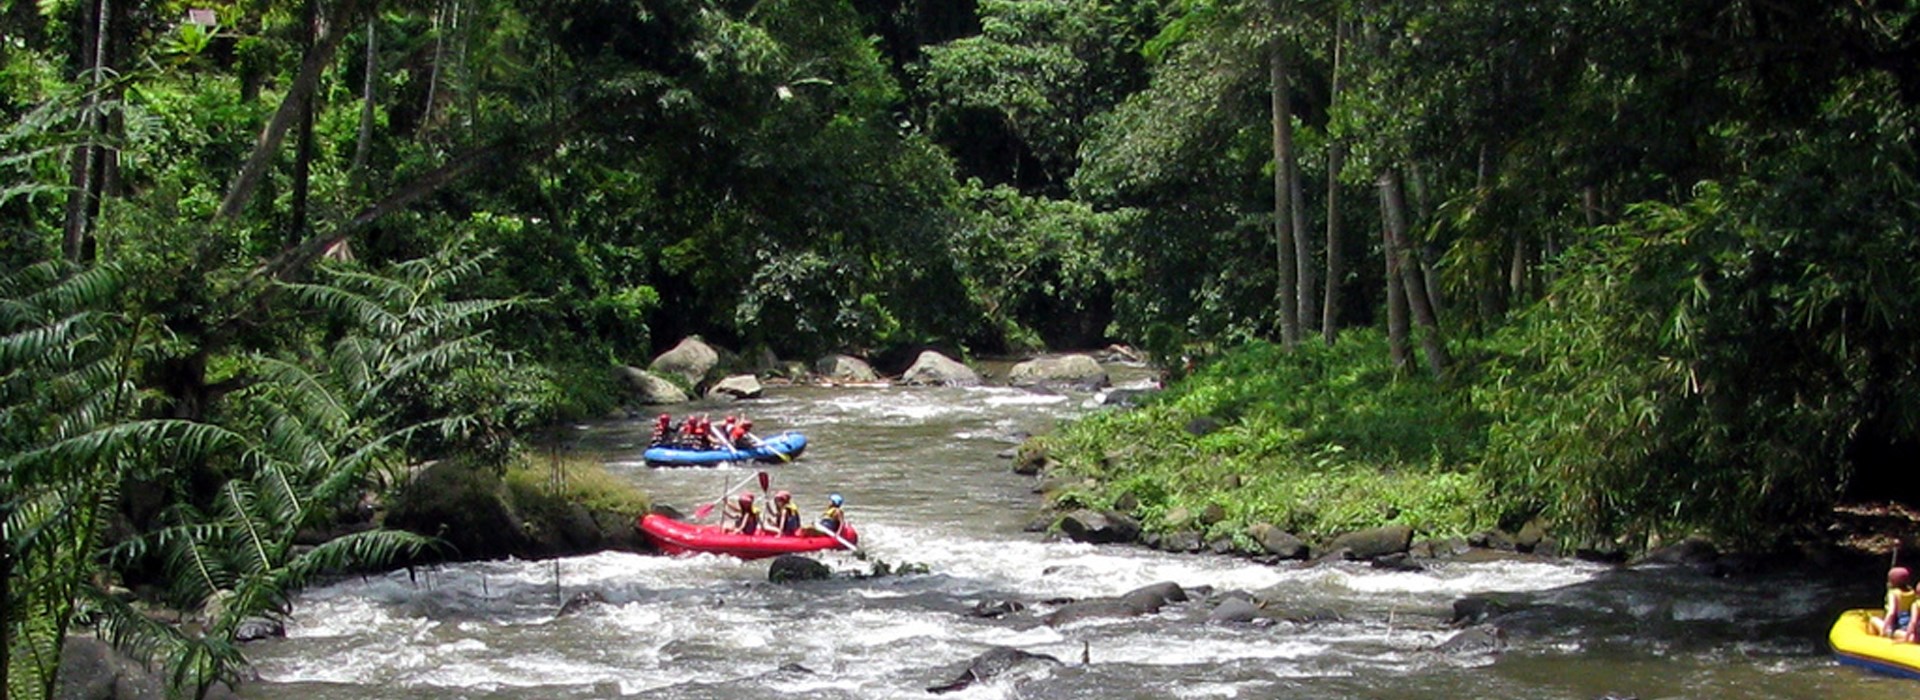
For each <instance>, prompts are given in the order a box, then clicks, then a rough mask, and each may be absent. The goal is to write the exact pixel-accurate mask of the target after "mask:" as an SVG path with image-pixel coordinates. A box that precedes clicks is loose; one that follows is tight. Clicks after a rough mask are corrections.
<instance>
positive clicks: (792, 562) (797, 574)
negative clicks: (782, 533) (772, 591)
mask: <svg viewBox="0 0 1920 700" xmlns="http://www.w3.org/2000/svg"><path fill="white" fill-rule="evenodd" d="M832 576H833V570H832V569H829V568H827V565H826V564H822V563H820V562H818V561H814V560H812V559H808V558H806V557H803V556H800V555H797V554H782V555H780V557H779V558H777V559H774V560H773V564H771V565H769V566H768V567H767V580H768V581H772V582H774V583H787V582H789V581H825V580H827V579H828V578H831V577H832Z"/></svg>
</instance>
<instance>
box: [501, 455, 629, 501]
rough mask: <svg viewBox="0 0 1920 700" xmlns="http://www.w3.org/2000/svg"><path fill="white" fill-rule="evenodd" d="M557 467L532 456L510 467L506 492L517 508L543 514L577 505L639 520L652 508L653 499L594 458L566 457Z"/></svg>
mask: <svg viewBox="0 0 1920 700" xmlns="http://www.w3.org/2000/svg"><path fill="white" fill-rule="evenodd" d="M557 474H558V477H559V478H557V479H556V478H555V476H556V466H555V463H554V461H553V459H552V458H551V457H549V456H546V455H529V456H525V457H521V458H518V459H516V460H514V462H513V464H511V465H509V466H508V467H507V472H506V475H505V477H504V478H505V481H506V484H507V492H508V493H509V494H510V495H511V496H512V498H513V503H514V504H515V505H516V506H519V507H521V508H525V509H528V510H534V511H541V512H549V513H551V512H556V511H558V509H559V506H561V505H564V504H568V503H578V504H580V505H583V506H586V507H587V509H588V510H591V511H595V512H609V513H621V514H626V515H633V516H638V515H639V514H641V513H645V512H647V509H649V508H651V507H652V503H651V499H649V498H648V496H647V494H646V493H644V492H642V491H641V490H640V489H639V488H638V487H636V486H634V485H633V484H632V483H629V482H627V481H625V480H622V479H620V478H619V477H616V476H614V475H612V474H609V473H607V470H606V469H605V468H603V467H602V466H601V464H600V460H599V459H598V458H595V457H592V456H577V455H568V456H563V457H561V458H560V460H559V464H558V470H557Z"/></svg>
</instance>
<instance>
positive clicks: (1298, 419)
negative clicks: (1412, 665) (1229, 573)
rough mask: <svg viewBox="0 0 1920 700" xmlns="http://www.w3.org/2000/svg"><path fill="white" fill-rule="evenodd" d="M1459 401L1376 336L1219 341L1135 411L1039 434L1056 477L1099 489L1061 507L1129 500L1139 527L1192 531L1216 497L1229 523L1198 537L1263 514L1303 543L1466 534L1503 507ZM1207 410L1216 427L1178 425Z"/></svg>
mask: <svg viewBox="0 0 1920 700" xmlns="http://www.w3.org/2000/svg"><path fill="white" fill-rule="evenodd" d="M1469 398H1470V397H1469V392H1468V391H1467V389H1466V388H1465V387H1464V386H1463V385H1460V384H1457V383H1456V381H1455V380H1439V381H1436V380H1432V379H1429V378H1427V377H1425V376H1424V375H1420V374H1417V373H1416V372H1405V373H1396V372H1394V371H1392V369H1391V367H1390V366H1389V365H1388V360H1387V349H1386V342H1385V340H1384V339H1383V338H1382V337H1380V334H1379V333H1377V332H1371V331H1357V332H1351V333H1348V334H1346V336H1345V337H1344V338H1343V339H1342V340H1341V342H1340V343H1339V344H1338V345H1336V346H1334V347H1331V348H1328V347H1325V346H1321V345H1319V344H1306V345H1303V346H1301V347H1300V348H1299V349H1298V350H1297V351H1294V352H1287V351H1285V350H1283V349H1281V348H1279V347H1277V346H1273V345H1266V344H1256V345H1252V346H1248V347H1245V348H1240V349H1237V350H1233V351H1230V352H1229V353H1227V354H1225V355H1224V356H1222V357H1220V358H1218V359H1217V360H1216V361H1214V362H1212V363H1210V364H1208V365H1207V366H1205V367H1203V368H1202V369H1201V370H1200V371H1198V372H1196V373H1195V374H1194V375H1193V376H1191V377H1189V378H1188V379H1187V380H1185V381H1183V382H1181V383H1180V384H1178V385H1176V386H1174V387H1172V388H1170V389H1169V390H1168V391H1167V392H1165V393H1164V394H1162V395H1160V396H1159V397H1156V398H1155V399H1154V400H1152V401H1151V402H1150V403H1149V404H1148V405H1146V406H1144V407H1142V408H1140V409H1137V410H1134V411H1128V412H1103V413H1100V414H1096V415H1093V416H1090V417H1088V418H1086V419H1083V420H1081V421H1078V422H1076V423H1074V424H1072V425H1069V426H1067V427H1066V428H1065V429H1063V430H1062V431H1061V432H1059V433H1056V434H1054V435H1051V436H1048V437H1046V438H1044V439H1043V444H1044V445H1045V447H1046V449H1047V450H1048V453H1049V455H1050V456H1052V458H1053V459H1055V460H1056V461H1057V466H1056V469H1057V470H1058V471H1057V472H1056V473H1057V474H1061V475H1068V476H1074V477H1084V478H1086V479H1088V480H1090V481H1091V483H1093V484H1095V486H1092V487H1087V486H1084V485H1082V486H1078V487H1074V488H1070V489H1068V490H1065V491H1062V492H1060V493H1057V494H1055V499H1056V501H1057V502H1060V503H1062V504H1066V503H1079V504H1087V505H1095V506H1103V507H1111V506H1112V505H1113V504H1115V503H1121V502H1124V501H1126V500H1128V499H1126V498H1125V497H1126V496H1129V495H1130V496H1131V497H1132V500H1136V501H1137V502H1138V504H1139V505H1138V507H1136V508H1135V509H1134V511H1135V513H1134V514H1135V515H1137V516H1139V517H1140V518H1141V520H1142V522H1143V524H1144V525H1145V526H1146V527H1147V528H1148V529H1150V530H1158V531H1168V530H1174V529H1180V528H1183V527H1197V524H1196V523H1192V522H1190V521H1189V522H1178V521H1180V520H1183V518H1181V517H1180V516H1181V514H1182V513H1186V514H1194V513H1200V512H1202V511H1203V510H1204V509H1206V508H1207V507H1208V506H1209V505H1218V506H1220V509H1221V510H1222V511H1223V512H1224V513H1225V514H1226V516H1227V517H1226V519H1225V520H1223V521H1220V522H1219V523H1217V524H1215V525H1213V526H1212V527H1211V528H1208V532H1207V533H1206V534H1208V535H1209V536H1221V535H1235V534H1239V533H1243V532H1245V530H1246V528H1247V527H1248V526H1250V525H1252V524H1254V523H1259V522H1265V523H1271V524H1273V525H1276V526H1279V527H1282V528H1285V529H1287V530H1289V531H1292V532H1295V533H1296V534H1300V535H1302V536H1307V537H1326V536H1330V535H1333V534H1337V533H1340V532H1345V531H1349V530H1353V529H1356V528H1362V527H1371V526H1375V525H1382V524H1387V523H1405V524H1408V525H1411V526H1413V527H1414V528H1415V529H1416V530H1418V531H1420V532H1423V533H1429V534H1466V533H1469V532H1472V531H1475V530H1480V529H1485V528H1488V527H1491V526H1492V525H1493V524H1494V523H1495V522H1496V521H1497V520H1498V519H1499V516H1500V515H1501V514H1500V513H1499V512H1498V510H1499V509H1498V507H1497V506H1496V505H1494V504H1495V500H1494V499H1493V496H1492V489H1491V488H1490V487H1489V485H1488V483H1487V482H1486V480H1484V479H1482V478H1481V477H1480V476H1479V473H1478V469H1477V465H1478V462H1479V459H1480V457H1481V455H1482V454H1483V453H1484V452H1485V449H1486V434H1487V420H1486V418H1485V416H1483V415H1482V414H1480V413H1479V412H1477V411H1475V410H1474V409H1473V408H1472V405H1471V403H1470V401H1469ZM1207 420H1210V421H1215V422H1217V424H1218V426H1219V427H1218V429H1217V430H1214V431H1212V432H1210V433H1207V434H1205V435H1200V436H1196V435H1194V434H1192V433H1190V432H1189V431H1188V430H1187V428H1188V426H1189V425H1190V424H1193V423H1195V422H1196V421H1207ZM1170 515H1171V516H1174V517H1173V518H1172V519H1171V520H1170V519H1169V516H1170Z"/></svg>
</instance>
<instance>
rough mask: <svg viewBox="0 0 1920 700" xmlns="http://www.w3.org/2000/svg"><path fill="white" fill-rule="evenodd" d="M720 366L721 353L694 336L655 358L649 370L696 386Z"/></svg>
mask: <svg viewBox="0 0 1920 700" xmlns="http://www.w3.org/2000/svg"><path fill="white" fill-rule="evenodd" d="M719 364H720V352H719V351H718V350H714V349H713V346H711V345H708V344H707V343H706V341H704V340H701V339H700V336H697V335H694V336H688V337H686V338H684V339H682V340H681V341H680V344H678V345H675V346H673V349H672V350H668V351H666V352H663V353H660V356H659V357H655V358H653V363H652V364H649V365H647V369H648V370H650V371H652V372H655V373H658V374H673V375H679V377H680V378H681V379H685V380H686V382H687V385H688V386H696V385H698V384H699V383H700V381H701V380H703V379H706V378H707V373H709V372H712V371H713V368H714V367H715V366H716V365H719Z"/></svg>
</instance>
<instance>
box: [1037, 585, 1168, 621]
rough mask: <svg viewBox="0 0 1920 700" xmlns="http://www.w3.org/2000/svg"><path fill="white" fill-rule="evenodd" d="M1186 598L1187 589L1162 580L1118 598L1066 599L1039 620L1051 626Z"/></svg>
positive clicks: (1140, 611) (1153, 609)
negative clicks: (1063, 603) (1070, 600)
mask: <svg viewBox="0 0 1920 700" xmlns="http://www.w3.org/2000/svg"><path fill="white" fill-rule="evenodd" d="M1187 600H1188V597H1187V591H1186V589H1184V588H1181V587H1180V584H1177V583H1173V582H1171V581H1162V582H1160V583H1152V584H1148V585H1145V586H1141V587H1139V588H1136V589H1133V590H1131V591H1127V592H1126V593H1125V594H1122V595H1121V596H1120V597H1118V598H1093V599H1089V600H1081V601H1075V602H1072V603H1068V604H1066V605H1062V606H1060V607H1059V608H1058V609H1056V610H1054V611H1053V612H1050V613H1047V614H1046V616H1044V617H1042V618H1041V621H1042V622H1045V623H1046V624H1047V625H1049V626H1052V627H1060V626H1063V625H1069V624H1072V623H1075V622H1079V621H1081V620H1092V619H1098V618H1106V617H1139V616H1141V615H1152V614H1154V613H1157V612H1160V609H1161V608H1163V607H1166V606H1167V605H1168V604H1170V603H1183V602H1186V601H1187Z"/></svg>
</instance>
